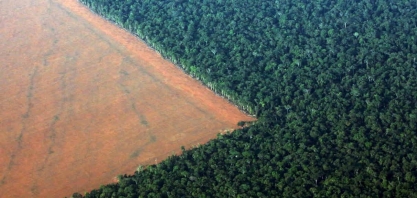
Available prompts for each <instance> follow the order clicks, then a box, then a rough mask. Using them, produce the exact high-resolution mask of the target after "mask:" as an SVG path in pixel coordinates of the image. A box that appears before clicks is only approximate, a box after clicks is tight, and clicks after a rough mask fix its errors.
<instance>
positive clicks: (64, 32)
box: [0, 0, 253, 197]
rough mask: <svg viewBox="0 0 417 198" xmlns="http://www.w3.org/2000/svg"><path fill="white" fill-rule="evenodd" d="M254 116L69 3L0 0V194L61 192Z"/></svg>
mask: <svg viewBox="0 0 417 198" xmlns="http://www.w3.org/2000/svg"><path fill="white" fill-rule="evenodd" d="M240 120H253V118H251V117H249V116H247V115H245V114H243V113H242V112H240V111H239V110H238V109H237V108H236V107H235V106H233V105H232V104H230V103H228V102H227V101H225V100H223V99H222V98H220V97H218V96H216V95H215V94H214V93H212V92H211V91H210V90H208V89H207V88H205V87H204V86H202V85H200V84H199V82H197V81H195V80H193V79H191V78H190V77H188V76H187V75H185V74H184V73H182V71H180V70H179V69H177V68H176V67H175V66H174V65H172V64H171V63H169V62H168V61H166V60H163V59H162V58H161V56H159V55H158V54H157V53H155V52H154V51H152V50H151V49H149V48H148V47H147V46H146V45H145V44H144V43H142V42H140V41H138V40H137V39H136V38H135V37H134V36H132V35H130V34H128V33H126V32H125V31H123V30H121V29H119V28H117V27H115V26H114V25H112V24H110V23H108V22H106V21H104V20H103V19H101V18H100V17H98V16H96V15H94V14H92V13H90V12H89V11H88V9H86V8H85V7H83V6H81V5H80V4H79V3H78V2H77V1H76V0H54V1H53V0H1V1H0V192H1V193H0V197H64V196H70V195H71V194H72V193H73V192H85V191H88V190H91V189H93V188H97V187H99V186H100V185H101V184H106V183H110V182H112V181H113V180H114V178H115V176H117V175H119V174H132V173H133V171H134V170H135V168H136V167H137V166H138V165H139V164H142V165H144V164H150V163H154V162H156V161H161V160H162V159H164V158H165V157H167V156H169V155H171V154H172V153H174V152H176V153H178V152H179V151H180V147H181V145H185V146H186V147H190V146H191V145H195V144H197V143H205V142H207V141H208V140H209V139H211V138H214V137H216V134H217V133H219V132H221V131H223V130H225V129H231V128H234V127H236V123H237V122H238V121H240Z"/></svg>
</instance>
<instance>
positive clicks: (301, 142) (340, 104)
mask: <svg viewBox="0 0 417 198" xmlns="http://www.w3.org/2000/svg"><path fill="white" fill-rule="evenodd" d="M80 1H81V2H82V3H84V4H85V5H86V6H88V7H89V8H90V9H91V10H93V11H94V12H96V13H98V14H100V15H101V16H103V17H105V18H106V19H108V20H110V21H112V22H114V23H115V24H117V25H119V26H121V27H123V28H125V29H127V30H128V31H130V32H132V33H133V34H135V35H137V36H138V37H139V38H141V39H143V40H144V41H145V42H147V43H148V44H149V45H150V46H151V47H153V48H154V49H155V50H157V51H158V52H160V53H161V54H162V55H163V56H164V57H165V58H166V59H169V60H171V61H172V62H174V63H175V64H177V65H178V66H180V67H181V68H182V69H184V70H185V71H186V72H187V73H188V74H190V75H191V76H193V77H195V78H196V79H198V80H200V81H201V82H203V83H204V84H205V85H206V86H208V87H209V88H211V89H212V90H214V91H215V92H217V93H219V94H221V95H222V96H224V97H225V98H227V99H229V100H230V101H232V102H234V103H235V104H236V105H238V106H239V107H240V108H241V109H243V110H245V111H247V112H248V113H250V114H253V115H256V116H257V117H258V121H257V123H256V124H253V125H251V126H249V127H244V128H243V129H240V130H236V131H234V132H233V133H231V134H229V135H224V136H221V135H219V136H218V138H217V139H215V140H212V141H210V142H209V143H208V144H206V145H203V146H201V147H198V148H194V149H191V150H185V149H184V150H183V154H182V155H180V156H172V157H170V158H168V159H166V160H165V161H163V162H161V163H160V164H158V165H152V166H148V167H146V168H144V169H142V168H140V169H138V171H136V172H135V174H134V175H124V176H122V177H121V178H120V182H119V183H116V184H109V185H107V186H102V187H101V188H100V189H97V190H93V191H91V192H88V193H86V194H85V197H145V196H146V197H188V196H189V197H196V196H198V197H239V196H240V197H312V196H317V197H341V196H347V197H381V196H385V197H410V196H413V195H414V194H413V193H415V192H417V187H416V185H414V184H415V182H416V177H417V169H416V168H417V149H415V148H416V144H417V136H416V133H417V108H416V106H417V41H416V39H417V2H416V1H414V0H401V1H392V0H338V1H333V0H316V1H303V0H295V1H294V0H263V1H253V0H239V1H237V0H202V1H196V0H188V1H185V0H173V1H164V0H80ZM414 196H415V195H414Z"/></svg>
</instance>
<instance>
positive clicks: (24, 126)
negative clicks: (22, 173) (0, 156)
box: [0, 66, 39, 186]
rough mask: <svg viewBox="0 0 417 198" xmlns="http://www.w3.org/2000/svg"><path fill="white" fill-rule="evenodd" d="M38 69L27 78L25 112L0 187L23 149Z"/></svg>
mask: <svg viewBox="0 0 417 198" xmlns="http://www.w3.org/2000/svg"><path fill="white" fill-rule="evenodd" d="M38 69H39V66H35V68H34V69H33V72H32V73H31V74H30V76H29V78H30V79H29V86H28V89H27V94H26V98H27V102H26V112H25V113H24V114H23V115H22V124H21V126H22V128H21V129H20V132H19V136H18V137H17V139H16V141H17V148H16V149H15V150H14V151H13V152H12V155H11V156H10V161H9V163H8V165H7V168H6V171H5V174H4V176H3V177H2V179H1V180H0V186H2V185H4V184H5V183H6V182H7V177H8V173H9V172H10V170H11V169H12V168H13V166H14V165H15V160H16V156H17V155H18V154H19V152H20V151H21V150H22V149H23V147H22V142H23V140H24V139H23V138H24V135H25V133H26V131H27V126H28V120H29V118H30V115H31V112H32V109H33V106H34V105H33V103H32V99H33V94H34V93H33V92H34V90H35V84H34V83H35V77H36V76H37V74H38Z"/></svg>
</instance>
